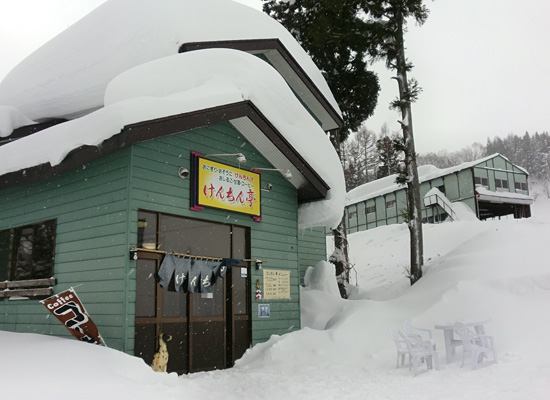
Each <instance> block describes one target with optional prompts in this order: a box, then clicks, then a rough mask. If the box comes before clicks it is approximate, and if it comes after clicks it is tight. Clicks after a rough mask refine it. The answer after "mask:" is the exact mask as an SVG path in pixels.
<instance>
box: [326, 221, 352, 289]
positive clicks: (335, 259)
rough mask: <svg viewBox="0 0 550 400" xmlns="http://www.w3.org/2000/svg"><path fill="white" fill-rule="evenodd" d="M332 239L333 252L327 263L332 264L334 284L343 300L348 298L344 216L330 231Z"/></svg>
mask: <svg viewBox="0 0 550 400" xmlns="http://www.w3.org/2000/svg"><path fill="white" fill-rule="evenodd" d="M332 235H333V237H334V252H333V253H332V254H331V256H330V258H329V262H330V263H332V264H334V268H335V270H336V282H337V283H338V289H339V290H340V296H342V298H343V299H347V298H348V297H349V294H348V290H347V284H348V283H349V261H348V260H349V255H348V238H347V234H346V216H345V215H344V216H343V217H342V221H341V222H340V224H339V225H338V228H336V229H333V230H332Z"/></svg>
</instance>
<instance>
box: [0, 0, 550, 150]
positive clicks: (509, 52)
mask: <svg viewBox="0 0 550 400" xmlns="http://www.w3.org/2000/svg"><path fill="white" fill-rule="evenodd" d="M104 1H105V0H78V1H75V0H17V1H8V0H0V80H1V79H3V78H4V76H5V75H6V74H7V73H8V72H9V71H10V70H11V69H12V68H13V67H15V66H16V65H17V64H18V63H19V62H20V61H21V60H23V59H24V58H25V57H26V56H27V55H29V54H30V53H31V52H32V51H33V50H35V49H36V48H38V47H39V46H40V45H42V44H43V43H45V42H46V41H48V40H49V39H51V38H52V37H53V36H55V35H56V34H58V33H59V32H61V31H63V30H64V29H65V28H67V27H68V26H70V25H71V24H73V23H74V22H76V21H77V20H78V19H80V18H81V17H83V16H84V15H86V14H87V13H89V12H90V11H91V10H93V9H94V8H96V7H97V6H98V5H100V4H101V3H103V2H104ZM239 2H241V3H244V4H248V5H251V6H253V7H255V8H258V9H260V8H261V0H239ZM425 4H426V5H427V6H428V8H429V9H430V10H431V13H430V17H429V18H428V21H427V22H426V23H425V24H424V25H423V26H422V27H417V26H416V25H415V24H414V23H413V22H411V23H410V24H409V32H408V34H407V36H406V46H407V56H408V58H409V59H410V61H412V62H413V64H414V66H415V68H414V69H413V71H412V73H411V74H410V77H415V78H416V79H417V80H418V81H419V83H420V86H422V88H423V93H422V94H421V97H420V99H419V101H418V102H417V103H416V104H414V105H413V123H414V134H415V140H416V150H417V152H419V153H425V152H429V151H435V152H437V151H439V150H448V151H455V150H458V149H461V148H463V147H466V146H469V145H470V144H472V143H473V142H476V141H477V142H480V143H482V144H486V141H487V138H488V137H490V138H494V137H495V136H501V137H504V136H507V135H508V134H510V133H514V134H517V135H523V134H524V133H525V132H526V131H528V132H529V133H531V134H533V133H535V132H537V131H538V132H543V131H549V130H550V100H549V98H550V97H549V96H550V74H549V73H548V71H547V70H548V68H549V65H550V51H548V47H549V46H548V40H549V37H550V32H549V31H550V29H549V28H547V22H546V20H547V19H548V15H549V12H550V1H548V0H525V1H521V2H520V1H519V0H499V1H496V0H436V1H430V0H427V1H425ZM373 69H374V70H375V71H376V72H377V73H378V74H379V78H380V85H381V87H382V91H381V93H380V96H379V101H378V106H377V108H376V110H375V114H374V115H373V116H372V117H371V118H370V119H369V120H368V121H367V127H368V128H369V129H371V130H373V131H375V132H379V131H380V128H381V126H382V125H383V124H384V123H386V124H387V125H388V127H389V128H390V130H397V129H398V124H397V119H398V114H397V113H396V112H394V111H389V110H388V104H389V103H390V101H391V100H392V99H393V98H394V97H395V96H396V95H397V84H396V83H395V81H393V80H392V79H391V76H392V75H391V73H390V72H389V71H386V70H385V68H384V66H383V65H381V64H377V65H374V66H373Z"/></svg>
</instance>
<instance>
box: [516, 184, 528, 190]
mask: <svg viewBox="0 0 550 400" xmlns="http://www.w3.org/2000/svg"><path fill="white" fill-rule="evenodd" d="M515 187H516V190H523V191H525V192H526V191H527V183H525V182H516V184H515Z"/></svg>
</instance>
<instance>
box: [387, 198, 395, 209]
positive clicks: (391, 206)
mask: <svg viewBox="0 0 550 400" xmlns="http://www.w3.org/2000/svg"><path fill="white" fill-rule="evenodd" d="M393 207H395V200H388V201H386V208H393Z"/></svg>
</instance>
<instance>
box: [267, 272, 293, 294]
mask: <svg viewBox="0 0 550 400" xmlns="http://www.w3.org/2000/svg"><path fill="white" fill-rule="evenodd" d="M263 271H264V299H266V300H277V299H290V271H285V270H278V269H264V270H263Z"/></svg>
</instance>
